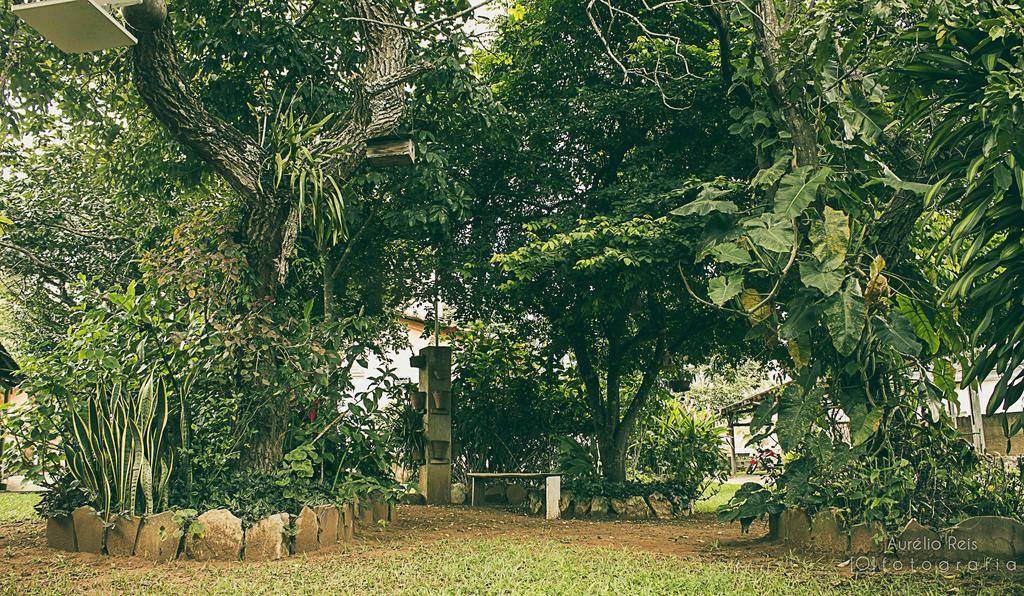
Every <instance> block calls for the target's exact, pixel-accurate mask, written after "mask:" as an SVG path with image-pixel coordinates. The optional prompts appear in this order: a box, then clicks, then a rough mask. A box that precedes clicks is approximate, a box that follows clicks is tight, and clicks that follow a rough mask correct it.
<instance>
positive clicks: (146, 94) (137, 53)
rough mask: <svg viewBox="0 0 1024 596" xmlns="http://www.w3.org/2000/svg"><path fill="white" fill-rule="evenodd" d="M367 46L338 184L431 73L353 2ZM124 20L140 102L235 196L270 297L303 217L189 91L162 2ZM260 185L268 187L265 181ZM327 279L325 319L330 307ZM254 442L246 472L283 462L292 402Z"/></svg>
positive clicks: (278, 406)
mask: <svg viewBox="0 0 1024 596" xmlns="http://www.w3.org/2000/svg"><path fill="white" fill-rule="evenodd" d="M353 8H354V10H355V12H356V14H357V15H358V16H359V17H360V18H361V19H363V20H362V21H361V23H360V24H361V26H362V37H361V40H362V42H363V45H364V47H365V54H364V62H363V68H362V71H363V72H362V78H361V86H360V87H359V88H356V89H355V90H354V91H353V94H352V99H353V101H352V108H351V110H350V111H349V113H348V114H346V115H345V117H344V118H339V119H338V120H337V121H336V124H335V125H334V126H333V128H332V129H331V130H330V131H328V132H326V133H325V134H326V135H329V136H330V137H331V138H333V139H334V140H336V141H337V143H338V145H339V146H341V147H344V148H345V151H343V152H341V154H340V155H338V156H337V157H335V158H334V159H332V161H330V162H329V163H325V164H323V169H324V170H325V171H326V172H328V173H330V174H331V176H332V177H333V178H334V179H336V180H338V181H339V183H341V182H343V181H344V180H345V179H346V178H348V177H349V176H351V175H352V173H353V172H355V171H356V169H357V168H358V167H359V166H360V165H361V164H362V162H363V159H364V156H365V148H366V141H367V139H368V138H370V137H374V136H380V135H386V134H390V133H392V132H394V130H395V128H396V127H397V126H398V125H399V124H400V123H401V121H402V120H403V119H404V117H405V114H406V109H407V106H406V103H405V96H404V91H403V87H402V84H403V83H404V82H405V81H408V80H410V79H411V78H413V77H415V76H416V75H418V74H419V73H421V72H423V71H425V70H426V69H427V68H429V65H426V64H414V65H412V66H409V65H407V61H408V55H409V41H408V39H407V37H406V35H405V33H404V32H403V31H402V29H401V28H399V27H395V26H392V25H391V24H393V23H398V22H399V20H400V19H399V17H398V13H397V10H396V9H395V6H394V4H393V0H357V1H356V2H354V3H353ZM125 18H126V20H127V21H128V23H129V25H130V26H131V27H132V29H133V30H134V32H135V33H136V36H137V37H138V40H139V41H138V43H137V44H136V45H135V46H134V48H133V49H132V57H133V65H132V66H133V70H132V78H133V80H134V82H135V86H136V88H137V90H138V92H139V95H140V97H141V98H142V100H143V101H144V102H145V103H146V105H147V106H148V107H149V109H150V111H151V112H152V113H153V115H154V116H155V117H156V119H157V120H158V121H159V122H160V123H161V124H162V125H163V126H164V127H165V128H166V129H167V131H168V132H169V133H170V134H171V135H172V136H173V137H174V138H175V139H176V140H177V141H179V142H180V143H181V144H182V145H184V146H186V147H188V148H189V149H190V150H191V151H192V152H194V153H195V154H196V155H197V156H199V157H200V158H201V159H202V160H203V161H204V162H206V163H207V164H208V165H209V166H210V167H211V168H212V169H213V170H214V171H216V172H217V173H218V174H219V175H220V176H221V177H222V178H224V180H225V181H227V183H228V184H229V185H230V186H231V188H233V189H234V190H235V192H236V193H237V195H238V199H239V202H240V203H241V206H242V210H241V211H242V213H243V217H242V220H241V222H240V231H241V234H242V236H243V237H244V239H245V246H246V250H247V256H248V261H249V266H250V267H251V269H252V270H253V272H254V273H255V277H256V279H257V280H258V283H259V286H260V287H259V288H258V293H259V294H262V295H264V296H273V295H274V294H275V293H276V292H277V290H278V288H279V286H280V284H282V283H284V282H285V280H286V277H287V272H288V263H289V260H290V258H291V256H292V252H293V251H294V249H295V241H296V238H297V236H298V231H299V230H298V227H299V219H300V217H299V216H300V214H299V213H298V212H297V211H296V210H295V208H294V205H295V203H296V201H295V200H294V197H291V196H288V195H287V194H283V193H277V192H273V191H267V190H264V188H266V189H270V188H272V187H273V184H270V183H269V182H268V181H269V180H270V179H271V177H272V174H271V172H270V170H269V168H268V166H267V165H266V164H267V163H268V160H267V159H266V149H265V148H264V147H262V146H261V145H260V144H259V143H258V142H257V141H256V140H255V139H254V138H252V137H251V136H250V135H248V134H246V133H244V132H242V131H240V130H239V129H237V128H235V127H234V126H232V125H231V124H229V123H227V122H225V121H223V120H222V119H220V118H218V117H217V116H216V115H214V114H212V113H210V111H209V110H207V109H206V106H204V105H203V104H202V102H200V101H199V100H198V99H197V98H196V97H195V96H194V95H193V94H192V93H191V91H190V89H189V87H190V85H189V81H188V80H187V79H186V78H185V76H184V75H183V73H182V70H181V67H180V64H179V57H178V56H179V53H178V49H177V46H176V44H175V41H174V31H173V22H172V20H171V19H170V18H168V17H167V12H166V7H165V6H164V2H163V0H144V2H143V4H141V5H137V6H133V7H130V8H129V9H128V10H126V11H125ZM261 181H262V182H265V183H264V184H261ZM329 281H330V280H326V279H325V280H324V283H325V287H324V292H325V301H324V302H325V304H324V308H325V316H327V317H329V316H330V311H331V310H332V300H331V299H330V297H328V296H327V292H330V288H329V285H328V284H329ZM254 397H255V398H256V399H254V400H253V402H254V403H253V404H252V406H251V407H253V408H258V414H257V419H256V422H255V423H254V427H253V428H252V429H250V430H252V431H253V433H254V438H253V443H252V445H251V449H250V450H249V452H247V453H245V454H243V456H242V462H243V466H244V467H245V468H246V469H249V470H252V471H263V472H266V471H271V470H273V469H275V468H276V467H277V465H278V464H279V463H280V461H281V459H282V455H283V449H284V439H285V436H286V433H287V430H288V416H289V411H288V403H287V400H285V399H283V398H282V401H281V403H273V404H267V403H259V396H254Z"/></svg>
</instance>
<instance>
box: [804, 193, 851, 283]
mask: <svg viewBox="0 0 1024 596" xmlns="http://www.w3.org/2000/svg"><path fill="white" fill-rule="evenodd" d="M808 239H810V241H811V244H812V247H811V253H812V254H813V255H814V257H815V258H816V259H818V262H819V263H821V265H822V269H823V270H824V271H830V270H832V269H838V268H839V267H841V266H842V264H843V262H844V261H845V260H846V251H847V248H848V247H849V245H850V217H849V216H848V215H846V213H843V212H842V211H839V210H837V209H833V208H831V207H829V206H826V207H825V213H824V219H823V220H818V221H814V222H811V228H810V231H809V233H808Z"/></svg>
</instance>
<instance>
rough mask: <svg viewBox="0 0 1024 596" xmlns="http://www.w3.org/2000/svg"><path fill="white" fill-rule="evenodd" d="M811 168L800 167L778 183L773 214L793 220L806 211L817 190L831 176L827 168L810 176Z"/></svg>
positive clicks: (830, 171)
mask: <svg viewBox="0 0 1024 596" xmlns="http://www.w3.org/2000/svg"><path fill="white" fill-rule="evenodd" d="M813 169H814V168H812V167H811V166H801V167H799V168H797V169H795V170H793V171H792V172H790V173H788V174H786V175H785V176H783V177H782V179H781V180H780V181H779V191H778V193H776V195H775V213H776V214H778V215H780V216H783V217H785V218H787V219H795V218H796V217H797V216H799V215H800V214H801V213H803V211H804V209H806V208H807V207H808V206H809V205H810V204H811V203H812V202H814V198H815V197H816V196H817V194H818V189H819V188H820V187H821V185H822V184H824V183H825V180H826V179H827V178H828V177H829V176H830V175H831V174H832V170H831V169H830V168H828V167H824V168H821V169H820V170H818V171H817V172H814V173H813V175H812V170H813Z"/></svg>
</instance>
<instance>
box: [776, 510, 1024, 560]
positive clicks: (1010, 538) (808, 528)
mask: <svg viewBox="0 0 1024 596" xmlns="http://www.w3.org/2000/svg"><path fill="white" fill-rule="evenodd" d="M769 526H770V532H769V535H770V536H771V537H772V538H777V539H779V540H781V541H783V542H785V543H787V544H789V545H791V546H794V547H799V548H803V549H807V550H813V551H818V552H824V553H830V554H835V555H854V556H856V555H872V554H883V553H890V554H893V555H895V556H897V557H898V558H900V559H905V560H913V559H915V558H916V559H919V560H920V559H925V560H935V561H939V560H941V561H950V562H957V561H959V562H972V563H983V562H985V561H986V560H988V559H993V560H998V561H1013V562H1024V524H1021V523H1020V522H1019V521H1017V520H1014V519H1010V518H1007V517H999V516H994V515H983V516H976V517H969V518H967V519H965V520H963V521H961V522H960V523H958V524H956V525H955V526H952V527H947V528H938V529H934V528H929V527H926V526H923V525H921V524H920V523H918V522H917V520H911V521H910V522H908V523H907V525H906V526H905V527H904V528H903V529H902V530H900V531H899V532H895V533H893V532H886V530H885V528H883V527H882V526H881V525H879V524H856V525H852V526H849V525H847V524H845V523H844V522H843V519H842V517H841V515H839V514H838V513H837V512H835V511H819V512H817V513H815V514H814V515H813V516H812V515H809V514H808V513H807V512H806V511H804V510H803V509H795V508H790V509H787V510H785V511H783V512H782V513H781V514H779V515H778V516H773V517H772V518H771V520H770V523H769Z"/></svg>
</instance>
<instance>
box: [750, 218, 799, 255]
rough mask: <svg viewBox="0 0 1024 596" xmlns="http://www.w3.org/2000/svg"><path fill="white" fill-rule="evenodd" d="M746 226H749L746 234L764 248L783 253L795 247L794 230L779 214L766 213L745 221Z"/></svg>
mask: <svg viewBox="0 0 1024 596" xmlns="http://www.w3.org/2000/svg"><path fill="white" fill-rule="evenodd" d="M744 226H746V227H747V228H749V229H748V230H747V232H746V234H747V237H748V238H750V241H751V242H753V243H754V244H755V245H757V246H758V247H760V248H763V249H764V250H767V251H770V252H776V253H782V252H788V251H789V249H791V248H792V247H793V230H792V229H791V227H790V225H789V224H788V223H786V224H783V222H782V220H780V219H778V217H777V216H773V215H770V214H764V215H761V216H760V217H758V218H755V219H751V220H748V221H745V222H744Z"/></svg>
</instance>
